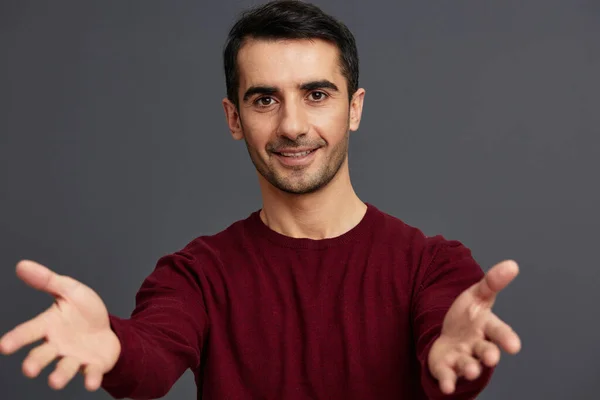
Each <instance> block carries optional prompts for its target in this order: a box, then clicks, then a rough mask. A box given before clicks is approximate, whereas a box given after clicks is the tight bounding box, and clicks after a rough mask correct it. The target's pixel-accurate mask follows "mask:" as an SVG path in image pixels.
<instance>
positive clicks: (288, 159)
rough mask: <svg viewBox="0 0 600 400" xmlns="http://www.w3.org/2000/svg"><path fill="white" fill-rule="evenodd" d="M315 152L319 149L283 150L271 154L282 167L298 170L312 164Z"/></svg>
mask: <svg viewBox="0 0 600 400" xmlns="http://www.w3.org/2000/svg"><path fill="white" fill-rule="evenodd" d="M317 150H319V147H317V148H314V149H284V150H283V151H278V152H273V154H275V156H276V158H277V159H278V160H279V163H280V164H282V165H283V166H285V167H295V168H298V167H304V166H308V165H309V164H310V163H312V161H313V160H314V158H315V154H316V153H317Z"/></svg>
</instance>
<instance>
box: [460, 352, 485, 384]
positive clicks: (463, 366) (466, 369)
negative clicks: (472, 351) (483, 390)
mask: <svg viewBox="0 0 600 400" xmlns="http://www.w3.org/2000/svg"><path fill="white" fill-rule="evenodd" d="M455 370H456V373H457V375H458V376H463V377H465V378H466V379H468V380H471V381H472V380H473V379H476V378H478V377H479V375H480V374H481V367H480V365H479V361H477V360H476V359H475V358H473V357H471V356H470V355H467V354H461V355H460V357H458V359H457V360H456V366H455Z"/></svg>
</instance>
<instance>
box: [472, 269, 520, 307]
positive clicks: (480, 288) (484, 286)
mask: <svg viewBox="0 0 600 400" xmlns="http://www.w3.org/2000/svg"><path fill="white" fill-rule="evenodd" d="M518 274H519V266H518V265H517V263H516V262H515V261H513V260H506V261H503V262H501V263H499V264H496V265H494V266H493V267H492V268H491V269H490V270H489V271H488V272H487V273H486V274H485V276H484V277H483V279H482V280H481V281H480V282H479V283H478V284H477V289H476V293H477V295H478V296H479V297H480V298H482V299H484V300H491V299H493V298H494V296H496V295H497V294H498V292H500V291H501V290H502V289H504V288H505V287H506V286H508V284H509V283H510V282H512V280H513V279H515V277H516V276H517V275H518Z"/></svg>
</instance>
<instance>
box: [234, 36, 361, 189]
mask: <svg viewBox="0 0 600 400" xmlns="http://www.w3.org/2000/svg"><path fill="white" fill-rule="evenodd" d="M238 68H239V90H238V95H239V111H238V110H235V107H234V106H233V105H232V104H231V103H230V102H228V101H227V100H225V101H224V102H225V103H228V104H225V109H226V112H227V117H228V122H229V126H230V129H231V130H232V133H233V135H234V137H235V138H236V139H244V141H245V143H246V146H247V148H248V153H249V154H250V158H251V159H252V162H253V163H254V166H255V167H256V169H257V171H258V172H259V173H260V176H261V177H262V178H264V179H265V180H266V181H268V182H269V183H270V184H271V185H273V186H274V187H276V188H278V189H280V190H282V191H285V192H288V193H294V194H304V193H311V192H314V191H316V190H318V189H320V188H321V187H323V186H325V185H326V184H328V183H329V182H330V181H331V180H332V179H333V178H334V177H335V176H336V174H337V172H338V171H339V170H340V168H341V167H342V166H343V165H344V163H345V162H346V157H347V153H348V136H349V130H356V129H357V128H358V122H359V120H360V113H361V111H362V99H363V92H364V91H362V90H360V91H357V94H355V96H354V99H353V101H352V103H349V101H348V92H347V84H346V79H345V78H344V76H343V75H342V72H341V68H340V64H339V52H338V50H337V47H335V45H333V44H330V43H328V42H325V41H322V40H312V41H311V40H281V41H266V40H249V41H247V42H246V43H245V44H244V46H243V47H242V48H241V50H240V52H239V54H238Z"/></svg>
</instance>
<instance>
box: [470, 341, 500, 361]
mask: <svg viewBox="0 0 600 400" xmlns="http://www.w3.org/2000/svg"><path fill="white" fill-rule="evenodd" d="M473 354H474V355H475V357H477V358H478V359H479V360H481V362H482V363H483V364H485V365H486V366H488V367H493V366H495V365H497V364H498V362H499V361H500V349H499V348H498V346H496V345H495V344H494V343H492V342H490V341H487V340H480V341H478V342H477V343H475V345H474V346H473Z"/></svg>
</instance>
